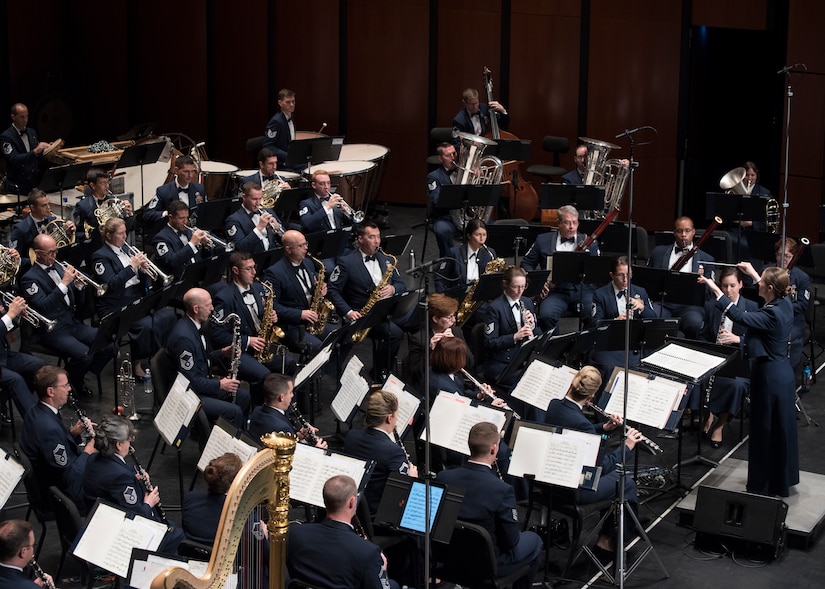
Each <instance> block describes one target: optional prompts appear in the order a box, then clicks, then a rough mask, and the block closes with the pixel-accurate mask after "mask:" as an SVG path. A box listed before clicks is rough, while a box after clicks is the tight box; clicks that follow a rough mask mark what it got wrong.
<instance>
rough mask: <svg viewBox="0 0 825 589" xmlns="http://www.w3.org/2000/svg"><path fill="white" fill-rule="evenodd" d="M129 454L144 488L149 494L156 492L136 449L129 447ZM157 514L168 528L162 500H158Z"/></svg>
mask: <svg viewBox="0 0 825 589" xmlns="http://www.w3.org/2000/svg"><path fill="white" fill-rule="evenodd" d="M129 454H130V455H131V456H132V460H134V461H135V473H136V474H137V477H138V479H139V480H140V482H141V483H142V484H143V488H144V489H146V492H147V493H151V492H152V491H154V489H155V487H154V486H153V485H152V483H151V481H150V480H149V473H147V472H146V469H144V468H143V466H141V464H140V462H138V459H137V455H136V454H135V449H134V448H132V447H131V446H129ZM154 509H155V513H157V514H158V517H159V518H160V521H162V522H163V523H165V524H166V525H167V526H168V525H169V520H168V519H166V512H165V511H163V505H162V504H161V502H160V498H158V504H157V505H155V507H154Z"/></svg>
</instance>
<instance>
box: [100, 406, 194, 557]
mask: <svg viewBox="0 0 825 589" xmlns="http://www.w3.org/2000/svg"><path fill="white" fill-rule="evenodd" d="M134 439H135V426H134V425H132V422H130V421H129V420H128V419H125V418H123V417H119V416H116V415H107V416H106V417H104V418H103V419H102V420H101V422H100V424H99V425H98V426H97V427H96V428H95V448H97V450H98V454H96V455H95V456H94V458H93V459H92V460H91V461H89V464H88V466H87V467H86V476H85V482H84V492H85V494H86V501H87V503H88V504H89V505H92V504H94V502H95V501H96V500H97V499H98V498H99V499H103V500H104V501H109V502H111V503H113V504H114V505H116V506H118V507H120V508H121V509H125V510H126V511H128V512H130V513H133V514H135V515H141V516H143V517H145V518H147V519H151V520H155V521H157V522H163V523H165V524H167V525H168V526H169V529H168V530H167V531H166V534H165V535H164V537H163V540H161V543H160V546H158V552H162V553H167V554H175V553H176V552H177V549H178V546H179V545H180V543H181V542H182V541H183V540H184V538H185V535H184V533H183V530H181V529H180V528H177V527H175V526H174V525H173V523H172V522H170V521H167V520H166V519H165V517H164V515H165V514H164V513H163V511H161V510H162V507H160V492H159V490H158V486H157V485H153V484H152V483H151V481H149V480H148V473H146V472H145V471H144V472H143V473H139V472H138V470H139V469H138V467H137V465H135V466H129V465H128V464H127V463H126V457H127V456H128V455H129V449H130V448H131V447H132V442H133V441H134ZM143 477H145V478H143Z"/></svg>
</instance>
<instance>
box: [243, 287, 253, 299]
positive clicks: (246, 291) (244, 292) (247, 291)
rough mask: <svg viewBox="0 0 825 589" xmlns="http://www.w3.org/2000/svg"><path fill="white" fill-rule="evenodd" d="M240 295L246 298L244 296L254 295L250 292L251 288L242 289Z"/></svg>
mask: <svg viewBox="0 0 825 589" xmlns="http://www.w3.org/2000/svg"><path fill="white" fill-rule="evenodd" d="M241 296H242V297H244V298H246V297H248V296H250V297H254V296H255V295H254V294H252V289H251V288H250V289H249V290H244V291H242V292H241Z"/></svg>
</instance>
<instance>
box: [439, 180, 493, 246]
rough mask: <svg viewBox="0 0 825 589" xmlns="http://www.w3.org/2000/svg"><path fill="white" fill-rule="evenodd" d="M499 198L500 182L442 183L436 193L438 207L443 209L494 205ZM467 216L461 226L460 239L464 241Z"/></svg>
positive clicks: (464, 208) (463, 209) (463, 208)
mask: <svg viewBox="0 0 825 589" xmlns="http://www.w3.org/2000/svg"><path fill="white" fill-rule="evenodd" d="M500 199H501V184H444V185H442V186H441V190H440V192H439V193H438V207H439V208H443V209H451V210H452V209H461V210H462V211H466V210H467V208H468V207H495V206H496V205H497V204H498V201H499V200H500ZM466 228H467V217H466V215H465V216H464V224H463V226H462V227H461V241H462V243H464V240H465V236H464V230H465V229H466Z"/></svg>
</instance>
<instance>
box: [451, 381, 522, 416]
mask: <svg viewBox="0 0 825 589" xmlns="http://www.w3.org/2000/svg"><path fill="white" fill-rule="evenodd" d="M461 372H462V373H463V374H464V376H466V377H467V378H468V379H469V380H470V382H471V383H473V385H474V386H475V387H476V388H477V389H478V390H479V391H480V392H481V393H482V394H483V395H485V396H487V397H490V398H491V399H492V400H493V401H495V400H496V399H498V398H499V396H498V395H496V394H495V393H492V392H490V391H489V390H487V389H486V388H485V387H484V384H482V383H481V382H479V381H478V380H476V379H475V378H474V377H473V375H472V374H470V373H469V372H467V371H466V370H464V369H463V368H462V369H461ZM502 408H503V409H506V410H507V411H513V410H512V409H511V408H510V406H509V405H508V404H507V403H505V404H504V405H503V407H502ZM513 417H515V418H516V419H519V420H520V419H521V415H519V414H518V413H516V412H515V411H513Z"/></svg>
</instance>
